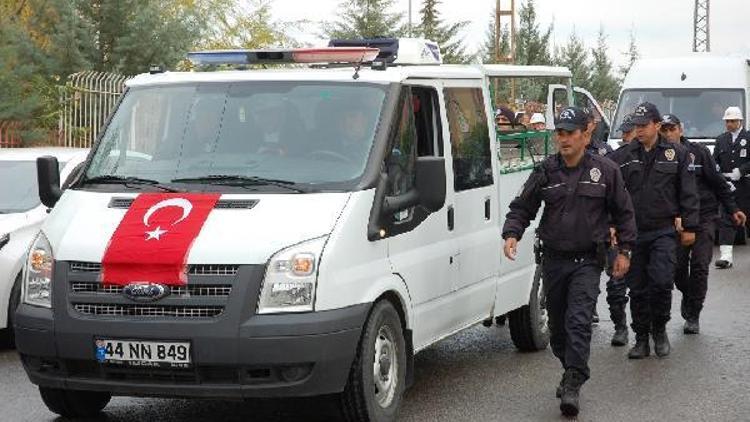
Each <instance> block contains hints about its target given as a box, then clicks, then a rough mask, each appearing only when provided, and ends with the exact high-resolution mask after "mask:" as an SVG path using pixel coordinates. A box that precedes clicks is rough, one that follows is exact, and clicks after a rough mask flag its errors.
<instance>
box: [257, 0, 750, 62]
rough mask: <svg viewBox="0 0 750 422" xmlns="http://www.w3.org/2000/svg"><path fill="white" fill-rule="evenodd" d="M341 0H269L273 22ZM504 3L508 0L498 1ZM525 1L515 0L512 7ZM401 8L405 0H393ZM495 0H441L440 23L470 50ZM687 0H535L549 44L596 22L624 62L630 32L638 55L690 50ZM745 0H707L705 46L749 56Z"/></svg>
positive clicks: (308, 32) (320, 14) (304, 16)
mask: <svg viewBox="0 0 750 422" xmlns="http://www.w3.org/2000/svg"><path fill="white" fill-rule="evenodd" d="M341 1H342V0H307V1H305V0H271V4H272V8H273V14H274V18H275V19H277V20H279V21H298V20H309V21H313V22H320V21H331V20H335V19H336V13H337V11H338V10H339V5H340V3H341ZM411 1H412V9H413V16H414V18H413V20H414V21H415V22H416V21H417V20H418V10H419V9H420V8H421V5H422V0H411ZM501 1H502V4H503V6H504V7H507V6H509V5H510V0H501ZM523 1H525V0H516V8H519V4H520V3H522V2H523ZM395 4H396V9H397V10H400V11H403V12H404V15H405V16H406V12H407V10H408V6H409V0H395ZM494 4H495V0H442V5H441V9H440V10H441V13H442V17H443V19H445V20H446V21H458V20H462V21H469V22H470V25H469V27H468V28H467V29H466V31H465V33H464V34H463V36H464V41H465V43H466V45H467V46H468V48H469V50H471V51H476V50H477V49H478V48H479V46H480V45H481V44H482V42H483V41H484V39H485V33H486V30H487V25H488V23H489V19H490V14H491V13H492V11H493V7H494ZM693 5H694V1H693V0H564V1H563V0H536V7H537V15H538V17H539V21H540V23H541V24H542V27H543V28H546V27H547V26H548V25H550V24H554V31H553V43H555V44H557V45H564V44H565V43H566V41H567V40H568V37H569V36H570V34H571V33H572V32H573V31H575V33H576V34H577V35H578V36H579V37H581V38H582V39H583V41H584V43H585V44H586V45H587V46H588V47H593V46H594V45H595V43H596V37H597V33H598V31H599V28H600V27H601V26H603V27H604V30H605V32H606V34H607V36H608V42H609V46H610V58H611V59H612V60H613V61H614V62H615V64H616V65H619V64H621V63H623V62H624V61H625V55H624V52H625V51H626V50H627V47H628V42H629V37H630V33H631V30H632V31H634V32H635V36H636V40H637V44H638V48H639V50H640V53H641V56H642V57H645V58H649V57H664V56H667V57H668V56H679V55H682V54H685V53H689V52H690V51H692V48H693ZM749 34H750V0H711V50H712V52H714V53H721V54H743V55H745V56H747V57H748V58H750V35H749ZM295 35H296V36H297V37H298V38H299V39H301V40H303V41H305V42H309V43H313V44H314V45H324V44H325V40H323V39H322V38H321V36H320V30H319V26H318V25H315V24H313V25H309V26H306V27H304V28H301V29H300V30H299V31H298V32H297V33H296V34H295Z"/></svg>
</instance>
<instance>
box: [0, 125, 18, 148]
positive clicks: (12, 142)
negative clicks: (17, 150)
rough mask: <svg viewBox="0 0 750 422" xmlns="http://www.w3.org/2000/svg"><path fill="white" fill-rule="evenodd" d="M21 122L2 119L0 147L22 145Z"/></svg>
mask: <svg viewBox="0 0 750 422" xmlns="http://www.w3.org/2000/svg"><path fill="white" fill-rule="evenodd" d="M20 130H21V124H20V123H18V122H11V121H0V148H12V147H20V146H21V135H20Z"/></svg>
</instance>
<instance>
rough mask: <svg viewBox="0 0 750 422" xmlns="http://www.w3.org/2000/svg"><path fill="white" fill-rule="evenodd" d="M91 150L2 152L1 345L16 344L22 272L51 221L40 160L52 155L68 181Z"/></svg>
mask: <svg viewBox="0 0 750 422" xmlns="http://www.w3.org/2000/svg"><path fill="white" fill-rule="evenodd" d="M87 151H88V150H87V149H78V148H8V149H0V181H1V183H0V344H7V345H12V344H13V330H12V325H13V324H12V320H13V318H12V317H13V311H14V310H15V306H16V305H18V303H19V299H20V295H21V270H22V269H23V264H24V262H25V260H24V258H25V257H26V253H27V252H28V250H29V248H30V247H31V242H32V241H33V240H34V238H35V237H36V235H37V233H39V227H40V226H41V225H42V222H44V219H45V218H47V207H46V206H44V205H42V203H41V202H40V201H39V192H38V190H37V187H38V185H39V183H38V182H37V173H36V159H37V158H38V157H41V156H48V155H51V156H53V157H57V160H58V162H59V163H60V175H61V177H62V180H66V179H67V178H68V176H69V175H70V174H71V173H72V172H73V169H74V168H75V167H76V166H77V165H79V164H81V163H83V161H84V160H85V158H86V154H87Z"/></svg>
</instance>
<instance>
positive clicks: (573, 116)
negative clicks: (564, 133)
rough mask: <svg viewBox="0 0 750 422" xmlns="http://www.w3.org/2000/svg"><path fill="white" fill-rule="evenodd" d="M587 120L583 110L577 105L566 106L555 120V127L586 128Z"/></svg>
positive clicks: (564, 128) (565, 128)
mask: <svg viewBox="0 0 750 422" xmlns="http://www.w3.org/2000/svg"><path fill="white" fill-rule="evenodd" d="M588 122H589V119H588V116H587V114H586V112H585V111H583V110H582V109H580V108H578V107H568V108H566V109H565V110H563V111H562V112H561V113H560V117H558V118H557V121H555V129H562V130H568V131H574V130H576V129H580V130H586V127H587V126H588Z"/></svg>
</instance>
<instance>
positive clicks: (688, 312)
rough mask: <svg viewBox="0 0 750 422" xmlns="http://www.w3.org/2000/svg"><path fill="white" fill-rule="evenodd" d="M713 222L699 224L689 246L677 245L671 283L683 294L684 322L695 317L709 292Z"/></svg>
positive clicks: (714, 227)
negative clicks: (692, 242) (698, 228)
mask: <svg viewBox="0 0 750 422" xmlns="http://www.w3.org/2000/svg"><path fill="white" fill-rule="evenodd" d="M715 230H716V222H715V220H713V219H708V220H705V221H701V227H700V230H699V231H698V232H697V233H696V234H695V243H694V244H693V245H692V246H687V247H686V246H682V245H680V244H679V242H678V245H677V268H676V269H675V276H674V284H675V286H676V287H677V289H678V290H679V291H680V292H682V306H681V307H680V311H681V313H682V317H683V318H684V319H690V318H698V316H699V315H700V312H701V310H702V309H703V301H704V300H705V299H706V292H707V291H708V268H709V266H710V265H711V260H712V259H713V253H714V239H715V236H716V235H715V234H714V233H715Z"/></svg>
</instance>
